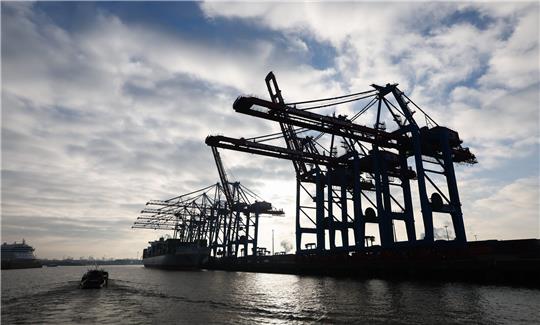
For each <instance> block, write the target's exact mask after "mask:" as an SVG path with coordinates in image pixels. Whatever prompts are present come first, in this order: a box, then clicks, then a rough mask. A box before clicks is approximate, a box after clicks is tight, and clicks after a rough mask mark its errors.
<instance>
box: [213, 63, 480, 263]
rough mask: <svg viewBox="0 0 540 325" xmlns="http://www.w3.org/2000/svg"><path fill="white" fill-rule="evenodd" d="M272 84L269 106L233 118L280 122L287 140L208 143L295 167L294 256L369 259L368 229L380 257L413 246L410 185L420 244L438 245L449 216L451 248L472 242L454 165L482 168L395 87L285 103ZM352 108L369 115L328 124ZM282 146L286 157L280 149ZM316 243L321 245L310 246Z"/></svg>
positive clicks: (244, 102) (248, 105) (251, 105)
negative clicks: (440, 226)
mask: <svg viewBox="0 0 540 325" xmlns="http://www.w3.org/2000/svg"><path fill="white" fill-rule="evenodd" d="M265 81H266V85H267V88H268V92H269V94H270V101H267V100H264V99H260V98H256V97H239V98H238V99H237V100H236V101H235V102H234V104H233V108H234V110H235V111H236V112H239V113H242V114H247V115H251V116H254V117H258V118H263V119H267V120H271V121H275V122H278V124H279V127H280V130H281V132H279V133H274V134H269V135H264V136H257V137H254V138H249V139H245V138H240V139H235V138H230V137H225V136H209V137H207V138H206V143H207V144H208V145H209V146H211V147H212V148H213V150H214V157H216V153H217V150H216V148H217V147H220V148H225V149H230V150H236V151H243V152H248V153H253V154H257V155H263V156H269V157H275V158H280V159H287V160H291V161H292V162H293V167H294V170H295V173H296V181H297V182H296V192H297V194H296V211H295V215H296V216H295V218H296V249H297V253H310V252H313V251H316V252H319V253H321V252H326V251H330V252H339V251H344V252H349V251H358V250H362V249H364V248H365V247H366V242H368V240H369V241H370V242H371V243H373V236H366V224H368V223H374V224H377V225H378V229H379V236H380V242H381V246H382V247H386V248H391V247H395V246H399V245H410V244H413V243H416V242H417V234H416V228H415V219H414V216H415V211H414V205H413V195H412V191H411V181H416V183H417V192H416V193H417V195H418V201H419V203H420V204H419V208H420V213H421V216H422V222H423V225H424V236H423V238H421V242H422V243H426V244H429V243H432V242H434V240H435V238H434V228H433V215H434V213H436V214H448V215H450V218H451V221H452V224H453V228H454V234H455V238H454V242H455V243H456V244H460V243H465V242H466V235H465V227H464V224H463V215H462V211H461V203H460V200H459V193H458V186H457V182H456V177H455V172H454V164H455V163H467V164H474V163H476V158H475V156H474V155H473V154H472V153H471V152H470V151H469V149H468V148H465V147H462V145H461V144H462V141H461V139H460V138H459V135H458V133H457V132H456V131H453V130H451V129H449V128H446V127H443V126H439V125H438V124H437V123H436V122H435V121H434V120H433V119H432V118H431V117H430V116H429V115H428V114H426V113H425V112H424V111H423V110H422V109H421V108H420V107H418V106H417V105H416V104H415V103H414V102H412V101H411V99H410V98H408V97H407V96H406V95H405V94H404V93H403V92H402V91H401V90H399V88H398V87H397V86H398V85H397V84H387V85H385V86H379V85H372V88H373V89H371V90H368V91H363V92H358V93H354V94H349V95H344V96H339V97H332V98H324V99H317V100H307V101H299V102H294V103H285V101H284V100H283V97H282V95H281V90H280V89H279V87H278V84H277V81H276V78H275V76H274V74H273V73H272V72H270V73H269V74H268V75H267V76H266V79H265ZM353 103H355V104H357V103H360V104H362V105H361V109H359V110H358V111H357V112H356V113H355V114H354V115H353V116H352V117H351V118H349V117H348V116H347V115H337V116H336V115H335V114H331V115H329V114H324V110H325V109H328V107H333V106H338V105H345V106H346V105H352V104H353ZM410 104H412V106H413V107H414V108H415V109H417V110H418V111H420V112H421V113H422V114H423V117H424V119H425V124H426V125H425V126H420V125H419V124H418V123H417V121H416V120H415V119H414V118H413V114H414V113H415V112H414V111H412V110H411V108H410ZM316 109H317V110H321V111H322V113H316V112H314V111H313V110H316ZM358 121H362V122H363V123H362V124H361V123H358ZM366 123H367V124H366ZM391 124H393V125H395V127H393V128H392V130H389V129H390V127H389V125H391ZM367 125H370V126H367ZM281 139H283V142H284V143H285V147H282V146H280V145H278V144H275V142H276V141H282V140H281ZM269 142H274V143H272V144H270V143H269ZM338 142H339V144H340V146H339V147H338ZM217 157H219V154H217ZM216 163H218V159H216ZM409 164H411V165H409ZM218 170H220V168H219V163H218ZM221 175H222V173H221V172H220V177H221ZM223 175H224V174H223ZM221 180H222V184H227V182H225V183H224V179H223V177H222V179H221ZM225 180H226V178H225ZM229 196H231V194H229ZM229 205H230V204H229ZM395 222H403V223H404V224H405V229H406V234H407V239H406V240H405V241H400V242H398V241H397V238H396V234H395V230H394V223H395ZM313 235H314V236H315V241H316V242H315V243H305V237H308V236H313ZM303 244H304V245H303ZM303 247H305V249H303Z"/></svg>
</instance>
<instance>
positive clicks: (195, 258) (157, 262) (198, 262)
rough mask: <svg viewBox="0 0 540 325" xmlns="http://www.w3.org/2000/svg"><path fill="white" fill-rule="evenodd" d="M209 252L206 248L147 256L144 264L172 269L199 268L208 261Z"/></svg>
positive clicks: (150, 266)
mask: <svg viewBox="0 0 540 325" xmlns="http://www.w3.org/2000/svg"><path fill="white" fill-rule="evenodd" d="M208 253H209V252H207V250H204V251H193V252H186V253H176V254H163V255H158V256H152V257H145V258H143V264H144V266H145V267H149V268H160V269H171V270H181V269H199V268H201V267H202V265H203V264H205V263H206V262H207V261H208V255H209V254H208Z"/></svg>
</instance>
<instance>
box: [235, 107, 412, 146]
mask: <svg viewBox="0 0 540 325" xmlns="http://www.w3.org/2000/svg"><path fill="white" fill-rule="evenodd" d="M255 107H263V108H266V110H261V109H255ZM233 109H234V110H235V111H236V112H238V113H242V114H247V115H251V116H255V117H260V118H264V119H267V120H272V121H276V122H280V123H288V124H292V125H295V126H298V127H303V128H308V129H311V130H316V131H320V132H324V133H328V134H334V135H337V136H342V137H346V138H351V139H354V140H358V141H364V142H368V143H374V144H377V145H379V146H381V147H385V148H398V146H399V145H398V141H399V140H401V139H403V137H402V136H399V135H397V134H393V133H388V132H385V131H382V130H377V129H373V128H370V127H367V126H363V125H359V124H355V123H353V122H351V121H349V120H347V119H346V118H345V117H344V116H341V117H339V116H338V117H333V116H327V115H322V114H317V113H313V112H308V111H304V110H301V109H297V108H293V107H289V106H287V105H285V104H279V103H273V102H270V101H267V100H264V99H260V98H256V97H243V96H241V97H238V98H237V99H236V101H235V102H234V104H233Z"/></svg>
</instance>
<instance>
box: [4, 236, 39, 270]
mask: <svg viewBox="0 0 540 325" xmlns="http://www.w3.org/2000/svg"><path fill="white" fill-rule="evenodd" d="M41 266H42V265H41V262H40V261H39V260H38V259H36V256H35V255H34V248H33V247H32V246H30V245H28V244H26V242H25V240H24V239H23V240H22V243H17V242H14V243H13V244H8V243H3V244H2V270H6V269H28V268H39V267H41Z"/></svg>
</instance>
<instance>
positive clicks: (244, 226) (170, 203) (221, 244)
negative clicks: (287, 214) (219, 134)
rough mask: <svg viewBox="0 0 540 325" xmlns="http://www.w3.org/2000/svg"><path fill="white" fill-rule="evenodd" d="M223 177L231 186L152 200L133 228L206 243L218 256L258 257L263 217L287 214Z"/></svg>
mask: <svg viewBox="0 0 540 325" xmlns="http://www.w3.org/2000/svg"><path fill="white" fill-rule="evenodd" d="M216 154H217V156H216V160H219V166H220V167H221V168H223V164H222V163H221V159H220V158H219V153H217V151H216ZM222 173H223V175H222ZM220 176H222V178H221V179H222V182H223V183H222V184H227V185H222V184H219V183H216V184H214V185H211V186H208V187H205V188H202V189H200V190H197V191H194V192H190V193H187V194H184V195H181V196H177V197H174V198H170V199H168V200H151V201H148V203H146V205H147V207H146V208H145V209H143V210H142V211H141V216H139V217H138V218H137V220H136V221H135V223H134V224H133V226H132V228H143V229H154V230H158V229H159V230H172V231H173V238H175V239H179V240H180V241H181V242H190V243H191V242H196V241H204V242H206V243H208V247H209V248H210V252H211V255H212V256H215V257H231V256H236V257H238V256H239V255H238V252H239V251H241V252H243V254H242V255H243V256H248V255H256V254H257V251H258V250H257V247H258V246H257V245H258V225H259V217H260V216H261V215H282V214H283V211H281V210H275V209H273V208H272V204H270V203H268V202H265V201H257V200H256V195H255V194H254V193H253V192H252V191H250V190H249V189H247V188H246V187H244V186H243V185H241V184H240V183H239V182H234V183H229V182H228V181H227V178H226V175H225V174H224V169H222V171H220Z"/></svg>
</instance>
